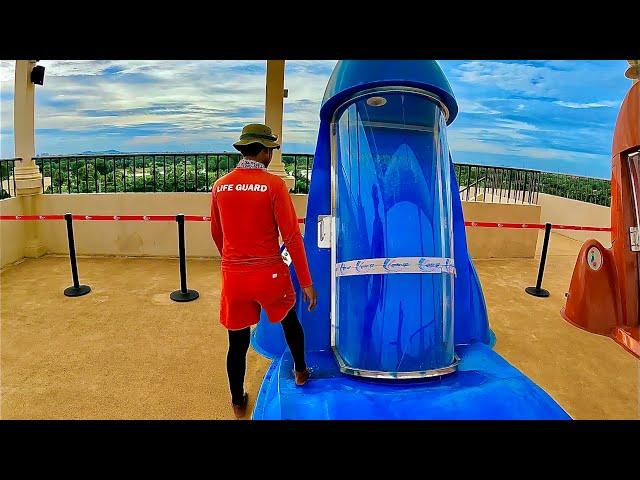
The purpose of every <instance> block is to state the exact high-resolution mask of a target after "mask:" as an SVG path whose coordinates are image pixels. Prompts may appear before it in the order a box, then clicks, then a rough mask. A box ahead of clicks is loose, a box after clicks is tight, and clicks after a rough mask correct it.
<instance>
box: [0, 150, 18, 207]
mask: <svg viewBox="0 0 640 480" xmlns="http://www.w3.org/2000/svg"><path fill="white" fill-rule="evenodd" d="M19 161H20V159H19V158H3V159H0V200H2V199H3V198H9V197H15V196H16V175H15V170H16V162H19Z"/></svg>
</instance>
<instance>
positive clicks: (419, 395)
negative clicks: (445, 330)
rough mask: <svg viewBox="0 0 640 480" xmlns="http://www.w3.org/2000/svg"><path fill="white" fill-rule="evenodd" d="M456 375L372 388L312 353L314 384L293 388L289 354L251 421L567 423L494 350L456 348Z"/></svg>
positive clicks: (372, 383)
mask: <svg viewBox="0 0 640 480" xmlns="http://www.w3.org/2000/svg"><path fill="white" fill-rule="evenodd" d="M456 353H457V354H458V356H459V357H460V360H461V361H460V364H459V366H458V371H457V372H456V373H453V374H451V375H447V376H445V377H441V378H437V379H427V380H422V381H377V380H368V379H362V378H356V377H352V376H349V375H345V374H342V373H340V371H339V369H338V366H337V363H336V361H335V359H334V357H333V354H332V353H331V352H330V351H319V352H311V353H309V354H307V362H308V364H309V366H310V368H311V379H310V380H309V382H308V383H307V384H306V385H305V386H303V387H297V386H296V385H295V382H294V381H293V373H292V371H293V361H292V359H291V356H290V354H289V351H288V350H287V351H286V352H285V353H284V354H283V355H282V356H281V357H280V358H277V359H275V360H274V361H273V363H272V364H271V366H270V367H269V369H268V371H267V373H266V375H265V378H264V381H263V383H262V387H261V389H260V393H259V394H258V398H257V400H256V406H255V408H254V412H253V419H255V420H294V419H295V420H352V419H353V420H542V419H544V420H571V417H570V416H569V415H568V414H567V413H566V412H565V411H564V410H563V409H562V408H561V407H560V406H559V405H558V404H557V403H556V402H555V401H554V400H553V398H551V397H550V396H549V395H548V394H547V393H546V392H545V391H544V390H542V389H541V388H540V387H538V386H537V385H536V384H534V383H533V382H532V381H531V380H529V379H528V378H527V377H525V376H524V375H523V374H522V373H521V372H520V371H518V370H517V369H516V368H514V367H513V366H511V365H510V364H509V363H508V362H507V361H506V360H504V359H503V358H502V357H501V356H500V355H498V354H497V353H496V352H494V351H493V350H492V349H491V347H489V346H487V345H484V344H481V343H478V344H473V345H466V346H458V347H456Z"/></svg>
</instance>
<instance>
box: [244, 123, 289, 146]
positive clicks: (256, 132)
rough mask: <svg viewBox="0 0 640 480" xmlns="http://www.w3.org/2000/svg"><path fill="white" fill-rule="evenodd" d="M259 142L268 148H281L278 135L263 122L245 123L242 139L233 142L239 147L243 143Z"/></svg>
mask: <svg viewBox="0 0 640 480" xmlns="http://www.w3.org/2000/svg"><path fill="white" fill-rule="evenodd" d="M252 143H259V144H261V145H264V146H265V147H267V148H280V144H279V143H278V136H277V135H274V134H273V133H272V132H271V129H270V128H269V127H267V126H266V125H263V124H261V123H251V124H249V125H245V127H244V128H243V129H242V133H241V134H240V140H238V141H237V142H236V143H234V144H233V146H234V147H235V148H236V149H237V148H238V147H239V146H241V145H250V144H252Z"/></svg>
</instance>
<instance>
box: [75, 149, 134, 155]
mask: <svg viewBox="0 0 640 480" xmlns="http://www.w3.org/2000/svg"><path fill="white" fill-rule="evenodd" d="M109 153H125V152H121V151H120V150H100V151H95V150H85V151H84V152H82V153H80V154H79V155H98V154H103V155H105V154H109Z"/></svg>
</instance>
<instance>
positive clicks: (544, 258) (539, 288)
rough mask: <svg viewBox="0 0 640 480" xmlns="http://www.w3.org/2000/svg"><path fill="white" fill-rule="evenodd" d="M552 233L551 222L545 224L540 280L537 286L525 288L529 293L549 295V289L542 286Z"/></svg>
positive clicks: (540, 295)
mask: <svg viewBox="0 0 640 480" xmlns="http://www.w3.org/2000/svg"><path fill="white" fill-rule="evenodd" d="M550 235H551V224H550V223H546V224H545V225H544V243H543V244H542V255H541V256H540V267H539V268H538V281H537V282H536V286H535V287H527V288H525V289H524V291H525V292H527V293H528V294H529V295H533V296H534V297H548V296H549V291H548V290H545V289H544V288H542V276H543V275H544V266H545V264H546V263H547V248H548V247H549V236H550Z"/></svg>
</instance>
